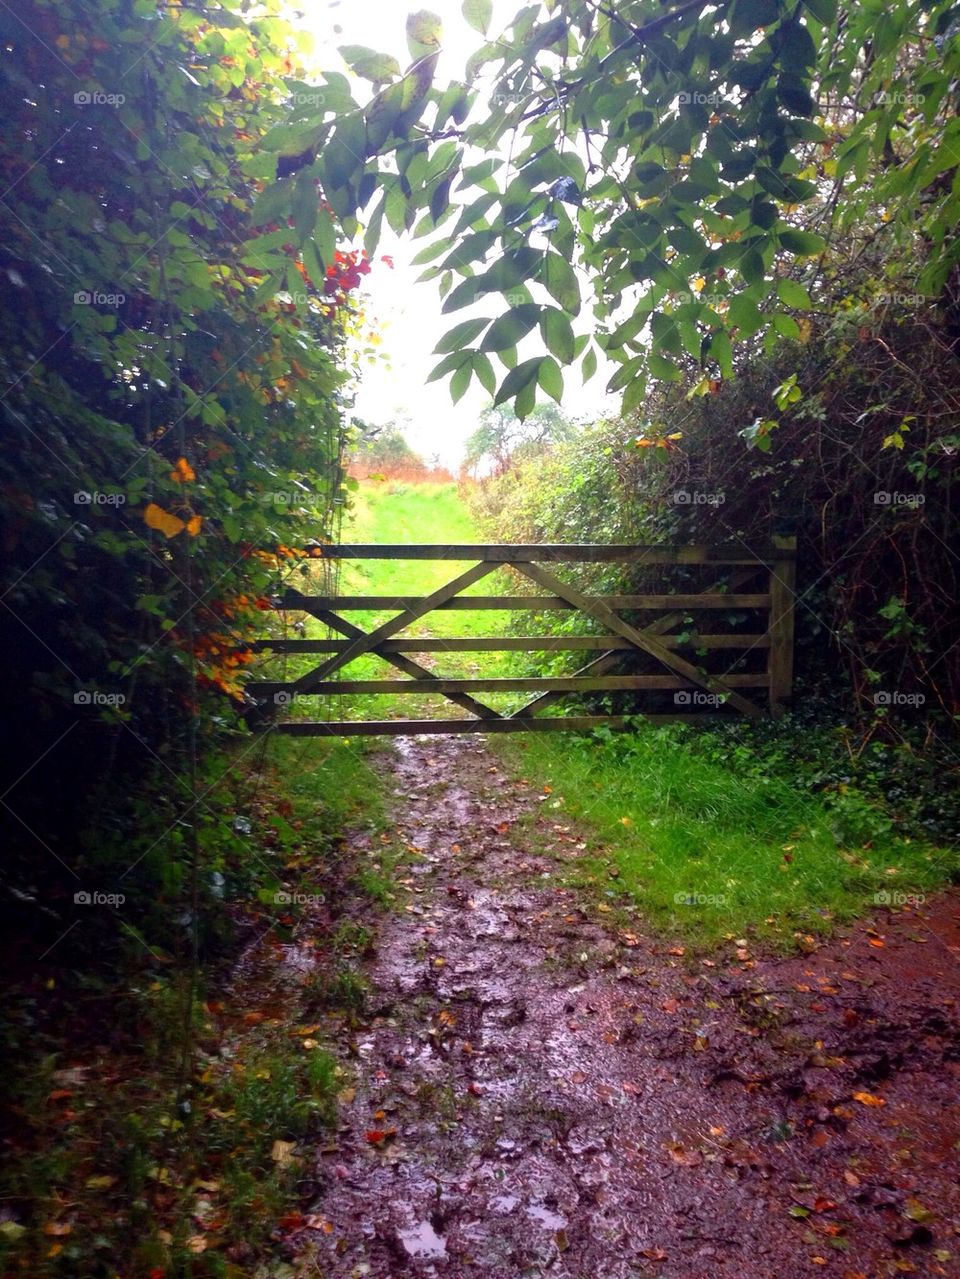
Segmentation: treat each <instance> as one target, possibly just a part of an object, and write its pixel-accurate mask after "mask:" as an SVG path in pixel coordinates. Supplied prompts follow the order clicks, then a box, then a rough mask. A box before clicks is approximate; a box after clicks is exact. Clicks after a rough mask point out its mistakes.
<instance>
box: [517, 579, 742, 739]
mask: <svg viewBox="0 0 960 1279" xmlns="http://www.w3.org/2000/svg"><path fill="white" fill-rule="evenodd" d="M513 567H514V568H515V569H516V571H517V572H518V573H523V574H525V576H527V577H529V578H530V580H531V581H532V582H536V583H537V585H538V586H542V587H544V588H545V589H546V590H548V591H552V592H553V594H554V595H559V596H560V597H561V599H565V600H566V601H567V602H568V603H570V604H573V605H574V606H575V607H576V608H579V609H580V610H581V611H582V612H584V613H589V614H590V616H592V617H594V618H596V620H597V621H598V622H602V623H603V625H604V626H606V628H607V629H608V630H611V631H614V632H615V633H616V634H618V635H622V636H623V637H624V638H625V639H628V640H630V641H631V642H632V643H633V644H634V645H636V647H637V648H639V649H640V650H641V651H643V652H645V653H649V654H650V656H651V657H655V658H656V659H657V661H659V662H661V663H662V664H663V665H664V666H666V667H667V669H668V670H672V671H673V672H674V674H676V675H682V676H683V677H684V679H688V680H690V681H691V682H692V683H694V684H696V685H698V687H700V688H704V689H706V690H707V691H708V692H710V693H717V694H720V695H722V696H723V697H724V699H725V701H726V703H727V704H728V705H730V706H735V707H736V708H737V710H738V711H742V712H743V714H744V715H748V716H749V717H750V718H751V719H755V718H757V717H758V716H760V715H761V714H762V712H761V710H760V707H759V706H757V705H756V703H755V702H751V701H750V700H749V699H748V698H746V697H743V696H741V694H739V693H735V692H734V691H733V689H732V688H730V687H729V685H727V684H725V683H724V682H723V680H722V679H719V678H718V677H717V676H715V675H705V674H704V673H703V672H702V671H700V670H698V669H697V667H696V666H693V665H692V664H691V663H690V662H687V661H685V660H684V659H683V658H682V657H677V656H676V655H675V654H674V653H672V652H671V651H670V649H668V648H667V647H666V646H665V645H663V644H661V643H660V642H659V641H658V640H656V639H654V638H653V637H652V636H650V635H646V634H644V633H643V632H642V631H638V630H637V629H636V628H635V627H633V626H631V625H630V623H629V622H625V621H624V620H623V618H622V617H620V616H619V615H618V614H617V613H615V612H614V611H613V609H612V608H608V607H607V605H606V604H604V603H602V601H601V600H599V599H596V598H591V597H590V596H587V595H583V594H582V593H581V592H580V591H578V590H577V589H576V588H575V587H573V586H568V585H567V584H566V582H562V581H561V580H560V578H559V577H556V576H555V575H554V574H553V573H551V572H549V571H548V570H547V569H545V568H541V567H540V566H539V565H538V564H522V563H518V564H514V565H513Z"/></svg>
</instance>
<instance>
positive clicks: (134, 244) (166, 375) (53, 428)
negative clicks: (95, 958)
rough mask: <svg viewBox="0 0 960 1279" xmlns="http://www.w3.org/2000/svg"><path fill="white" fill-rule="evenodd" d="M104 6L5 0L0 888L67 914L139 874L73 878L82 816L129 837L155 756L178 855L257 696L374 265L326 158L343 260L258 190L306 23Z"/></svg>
mask: <svg viewBox="0 0 960 1279" xmlns="http://www.w3.org/2000/svg"><path fill="white" fill-rule="evenodd" d="M95 8H96V21H92V14H91V6H90V5H89V4H86V3H82V2H81V0H24V3H18V4H17V5H16V6H15V9H16V12H14V7H11V6H0V37H2V38H0V59H2V68H3V76H2V80H0V109H2V112H3V118H4V129H3V134H2V140H0V175H2V180H0V185H2V187H3V188H4V194H3V204H2V207H0V303H2V309H0V377H2V381H3V393H2V395H0V422H2V429H3V449H2V452H0V506H2V511H3V534H2V536H3V560H2V565H0V580H2V590H0V595H2V603H3V608H2V609H0V643H2V644H3V651H4V653H5V656H6V660H5V669H4V681H3V690H2V693H0V703H2V713H3V716H4V722H5V726H6V740H7V742H8V744H10V745H11V746H12V747H13V750H12V751H10V752H9V753H8V758H7V761H6V764H5V766H4V770H3V772H2V777H0V791H2V792H4V810H3V811H4V822H5V835H6V843H5V848H6V859H7V865H6V869H5V871H4V875H5V878H6V883H5V889H6V894H5V895H4V899H5V900H6V902H7V903H8V904H9V903H10V901H11V898H10V896H9V895H8V894H10V893H13V894H14V897H13V899H12V900H13V902H14V909H15V910H16V911H17V912H18V915H19V917H20V922H22V921H23V914H22V912H23V902H24V900H27V901H29V902H30V904H31V909H32V910H33V911H34V912H35V914H36V919H37V921H39V923H40V924H41V925H42V931H46V930H49V931H51V932H52V933H54V934H56V933H58V932H60V931H62V929H63V927H65V926H66V924H67V923H68V922H69V910H68V907H69V906H70V903H71V899H72V893H73V891H74V890H76V889H87V888H98V887H102V888H104V889H108V888H110V887H115V885H111V884H108V883H103V884H88V883H86V882H85V881H81V880H80V879H78V878H77V875H78V871H77V860H78V857H79V856H80V853H79V850H78V844H77V834H78V827H80V826H84V825H86V826H89V827H91V828H92V830H93V831H94V836H93V837H92V842H93V843H94V844H95V843H96V842H97V835H96V832H98V831H99V832H100V833H101V836H102V838H101V840H100V842H101V843H102V844H106V843H108V842H110V843H112V842H113V841H114V840H115V839H116V836H117V829H116V828H117V825H118V822H120V816H121V813H123V812H126V813H127V816H128V817H129V816H130V814H131V813H133V814H134V815H136V813H137V806H136V803H133V802H132V803H130V804H129V805H127V803H126V801H127V800H128V799H129V800H131V801H132V800H135V797H136V793H137V791H138V789H140V788H141V786H142V784H143V783H144V782H145V781H146V779H147V778H148V777H150V776H152V775H154V774H157V775H160V776H163V777H164V778H165V780H166V781H167V782H168V783H169V786H170V788H171V793H172V794H173V795H179V797H180V803H179V806H178V805H177V804H176V803H175V804H174V809H175V812H174V814H173V820H172V822H171V823H162V824H161V829H160V830H159V831H158V832H156V833H157V835H158V837H159V838H160V840H161V844H160V847H161V849H162V850H163V851H164V853H165V855H166V856H167V860H168V861H169V863H170V864H171V866H172V865H174V864H175V863H176V862H177V860H178V858H179V857H180V856H181V851H180V843H181V841H182V838H183V835H184V832H185V831H186V830H188V829H189V828H190V826H191V818H190V815H189V813H186V812H185V811H181V810H186V809H187V808H189V802H188V799H185V798H184V795H185V794H186V795H187V796H189V785H188V786H187V788H186V791H184V790H183V783H184V779H188V778H189V775H190V770H191V769H192V768H193V767H194V766H195V762H196V760H197V759H198V758H201V757H202V755H203V752H204V750H205V749H206V748H207V747H208V746H209V745H210V743H211V742H212V740H213V739H214V738H215V737H216V736H217V735H218V734H219V733H221V732H222V731H223V730H224V729H225V728H228V727H229V726H230V724H231V723H233V722H235V714H234V710H233V708H234V707H236V705H237V704H238V698H239V696H240V685H239V681H238V675H239V673H240V671H241V669H242V666H243V663H244V656H243V653H242V652H240V653H238V652H237V651H236V649H237V645H238V643H240V642H242V640H243V638H244V636H245V635H246V634H248V633H249V632H250V630H251V629H252V628H254V627H255V626H256V625H257V624H258V623H259V622H260V621H261V620H262V614H261V612H260V609H259V607H258V605H260V606H262V605H263V604H264V603H265V601H264V598H263V597H264V594H265V592H267V591H268V590H269V589H270V587H271V583H273V582H275V581H276V579H277V578H278V577H279V576H281V575H282V574H283V573H285V572H287V571H290V570H295V569H296V567H297V565H298V562H299V560H298V557H297V556H296V555H295V554H294V553H293V552H292V551H291V550H289V549H288V548H290V547H291V546H292V544H294V543H295V542H300V543H302V541H303V539H304V536H306V535H309V536H311V537H313V538H317V539H320V540H322V539H323V537H324V536H330V535H331V533H332V530H333V524H334V522H335V519H336V513H337V510H338V509H339V507H340V505H341V504H342V501H343V496H344V493H343V484H344V479H343V473H342V470H341V466H340V456H341V448H342V443H343V437H344V426H343V419H342V411H341V409H342V402H343V396H344V393H345V386H346V383H347V380H348V377H349V374H350V368H349V367H348V359H347V356H346V347H345V335H346V334H347V333H348V332H349V331H350V330H351V329H354V330H357V329H358V327H359V325H360V323H361V321H360V317H359V316H358V313H357V312H356V310H355V307H354V306H353V305H352V303H351V300H350V298H351V294H352V292H353V291H354V290H355V288H356V287H357V285H358V284H359V282H360V279H361V276H362V275H363V274H364V273H365V272H366V271H367V270H368V269H369V267H368V264H367V263H366V261H365V260H364V259H362V258H360V257H359V256H358V255H356V254H348V253H339V252H337V251H336V249H335V243H336V233H337V228H336V224H335V222H334V220H333V218H332V215H331V214H330V212H329V210H328V209H327V208H324V207H322V204H321V193H320V192H319V191H318V189H317V186H316V184H315V183H314V184H313V185H312V187H311V189H310V192H306V191H305V192H304V194H303V197H302V200H301V203H305V201H306V199H307V196H308V195H309V197H310V199H311V200H312V205H313V209H312V213H313V220H314V222H315V221H316V220H317V219H318V218H322V219H325V220H326V223H327V225H328V227H329V232H328V236H327V239H328V241H329V244H328V248H327V251H326V258H325V260H323V261H321V260H320V258H319V257H318V255H317V253H316V252H314V253H313V254H312V256H311V259H310V263H309V267H307V266H306V265H304V263H303V260H302V251H301V244H302V239H303V237H302V235H301V233H300V231H299V230H298V229H297V226H296V225H294V224H293V223H292V222H291V223H289V224H288V222H287V221H286V220H283V221H282V222H277V223H271V224H266V225H262V224H259V223H258V220H257V218H256V217H255V215H254V214H253V208H254V205H255V204H256V202H257V200H258V198H259V195H260V192H261V191H262V189H263V188H264V186H265V185H266V183H267V181H268V180H269V179H272V178H273V177H274V176H275V169H276V158H275V157H274V156H271V155H269V154H268V153H267V152H265V151H264V150H263V149H262V146H261V143H262V140H263V138H264V136H265V135H266V133H267V132H268V131H269V130H270V128H271V127H273V125H274V124H275V123H276V122H277V120H278V119H280V118H282V116H283V115H284V114H285V113H286V112H287V111H288V110H289V102H290V89H289V85H288V77H289V76H291V75H292V74H294V73H295V72H296V70H297V67H298V60H299V56H300V54H299V45H300V42H301V37H300V36H299V35H298V33H297V32H296V31H295V30H294V28H292V27H291V26H290V25H289V24H287V23H285V22H283V21H281V20H280V19H279V18H278V17H276V16H270V8H271V7H270V6H267V7H266V8H264V9H263V10H262V11H260V12H259V16H257V17H256V18H248V17H247V16H246V15H247V9H248V6H247V5H245V4H243V3H241V2H240V0H226V2H225V3H222V4H220V5H218V6H217V7H215V8H210V9H203V8H198V9H196V10H194V9H191V8H187V7H177V6H171V7H163V8H158V7H157V6H156V5H154V4H146V3H143V2H142V0H136V3H127V2H126V0H125V2H124V3H110V4H108V3H104V4H99V5H97V6H95ZM303 217H304V218H305V217H306V214H305V213H304V214H303ZM278 264H281V265H282V266H283V270H282V271H278ZM94 795H95V796H96V799H95V801H94V799H93V796H94ZM140 816H141V818H142V816H143V814H142V812H141V814H140ZM120 824H121V825H122V822H121V823H120ZM142 825H143V823H142V821H140V822H139V823H138V822H137V821H132V822H131V823H130V824H129V825H128V826H127V827H126V839H127V841H130V843H131V848H130V849H128V851H129V852H131V855H130V856H129V859H128V860H129V863H133V862H134V861H135V860H136V853H134V852H133V851H132V849H133V846H134V845H135V843H136V839H137V837H138V826H139V827H140V834H142V833H143V831H142ZM168 825H169V829H167V826H168ZM151 838H152V836H151ZM122 842H123V841H121V843H122ZM148 842H149V841H148ZM154 860H155V859H154ZM144 864H146V863H144ZM115 869H116V873H117V874H119V873H120V870H121V869H125V865H124V866H123V867H120V866H118V867H116V868H115ZM101 873H102V874H103V875H104V876H106V868H101ZM88 877H89V875H88ZM41 903H42V905H41ZM42 949H43V947H42V946H40V947H38V951H39V950H42Z"/></svg>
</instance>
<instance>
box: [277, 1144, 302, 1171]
mask: <svg viewBox="0 0 960 1279" xmlns="http://www.w3.org/2000/svg"><path fill="white" fill-rule="evenodd" d="M296 1144H297V1143H296V1142H295V1141H275V1142H274V1143H273V1146H272V1147H271V1150H270V1158H271V1159H272V1160H273V1161H274V1163H277V1164H279V1165H280V1167H281V1168H285V1167H286V1165H287V1164H289V1163H291V1162H292V1160H293V1148H294V1146H296Z"/></svg>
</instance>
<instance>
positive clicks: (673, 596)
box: [248, 538, 796, 736]
mask: <svg viewBox="0 0 960 1279" xmlns="http://www.w3.org/2000/svg"><path fill="white" fill-rule="evenodd" d="M321 557H322V558H325V559H336V560H343V559H358V560H359V559H409V560H438V561H440V560H443V561H454V562H460V563H468V564H470V566H469V567H467V568H466V569H462V571H460V572H459V574H458V575H457V576H456V577H454V578H453V579H452V580H451V581H449V582H447V583H446V585H444V586H442V587H440V588H439V589H438V590H436V591H434V592H432V593H431V594H430V595H417V596H408V595H404V596H391V595H344V596H336V595H307V594H303V593H301V592H299V591H294V590H286V591H284V592H283V593H281V594H279V595H277V596H276V597H274V598H273V599H272V600H271V604H272V606H273V607H274V608H275V609H277V610H279V611H287V610H298V611H301V612H304V613H306V614H308V615H310V616H313V617H315V618H316V619H317V620H318V621H320V622H321V623H323V624H324V625H325V626H326V627H327V628H328V629H329V630H333V631H337V632H339V634H340V636H341V638H327V639H312V638H304V639H288V638H286V637H277V638H263V639H259V640H257V641H255V642H254V643H253V645H252V648H253V649H254V650H255V651H258V652H268V651H272V652H274V653H278V654H297V653H303V654H308V653H313V654H317V655H318V656H324V657H325V660H323V661H321V662H320V664H319V665H318V666H316V667H314V669H313V670H311V671H308V672H307V673H306V674H304V675H301V676H300V677H299V678H297V679H294V680H259V681H255V682H253V683H251V684H249V685H248V690H249V691H250V693H251V694H253V696H254V697H258V698H261V699H267V698H272V699H273V702H274V704H275V705H283V704H285V703H288V702H290V701H292V700H293V699H294V698H295V697H296V698H299V697H302V696H305V695H308V696H330V695H360V696H362V695H371V694H391V695H406V694H419V695H423V694H439V695H442V696H444V697H446V698H447V699H449V700H450V701H452V702H453V703H455V704H456V705H457V706H459V707H460V708H461V709H462V710H466V711H468V712H469V714H470V715H471V716H472V718H470V719H459V718H458V719H441V718H436V719H406V720H402V719H397V720H394V719H376V720H375V719H370V720H347V721H331V722H310V721H304V720H295V719H293V720H289V721H286V722H284V723H281V724H277V725H275V728H276V731H279V732H284V733H289V734H293V735H295V736H309V735H315V736H322V735H331V736H370V735H380V734H384V735H394V734H401V733H402V734H407V733H409V734H416V733H473V732H497V733H507V732H533V731H535V732H559V731H563V730H578V729H588V728H596V727H599V726H601V725H607V726H608V727H623V726H624V725H625V724H626V723H628V722H629V719H630V717H629V716H625V715H623V714H622V713H621V714H616V715H614V714H610V715H598V714H572V715H569V716H564V717H546V716H543V715H541V714H539V712H540V711H542V710H544V709H545V708H546V707H547V706H550V705H553V704H554V703H555V702H556V701H557V700H558V699H560V698H562V697H563V696H564V695H566V694H571V693H573V694H583V693H597V692H635V693H637V694H641V693H643V692H648V693H657V692H660V693H662V692H665V691H673V693H674V699H675V703H676V704H677V705H685V706H691V705H704V706H709V707H711V708H712V711H713V713H714V714H716V712H717V711H720V713H721V716H722V717H723V718H730V716H729V714H723V712H729V711H731V710H735V711H737V712H739V713H740V714H742V715H748V716H751V717H755V716H757V715H760V714H761V713H762V708H761V705H760V704H759V703H757V702H755V701H753V700H751V699H750V698H748V697H746V696H744V694H743V693H741V692H738V690H739V689H748V690H759V691H760V692H762V693H764V694H765V700H766V702H767V705H768V706H769V709H770V711H771V712H772V713H773V714H777V713H779V712H780V711H781V709H782V708H783V706H784V704H785V703H786V701H787V700H788V699H789V696H790V692H791V684H792V671H793V598H794V597H793V585H794V573H795V558H796V543H795V539H793V538H775V539H774V541H773V542H772V543H771V544H770V545H769V546H763V547H760V548H751V549H749V550H747V549H745V548H744V547H742V546H714V547H708V546H684V547H664V546H630V545H617V546H613V545H588V544H583V545H565V546H559V545H527V544H495V545H488V544H481V545H472V544H467V543H463V544H456V545H450V544H444V545H433V544H417V545H385V544H384V545H380V544H370V543H353V544H351V543H341V544H337V545H336V546H323V547H322V548H321ZM471 562H472V563H471ZM614 562H619V563H624V564H628V565H632V566H635V567H636V566H641V565H652V566H660V567H663V568H664V569H666V568H668V567H669V566H671V565H673V566H697V565H700V566H710V567H715V566H716V567H720V568H723V569H727V570H729V572H728V573H727V574H726V575H725V576H724V577H721V578H720V580H718V581H716V582H714V583H713V584H712V585H710V586H708V587H707V588H706V589H704V590H700V591H691V590H686V591H684V592H672V593H671V592H664V593H657V594H619V595H614V594H611V595H596V594H586V593H583V592H581V591H580V590H579V589H578V588H577V587H575V586H573V585H571V584H570V583H569V582H566V581H565V580H563V579H561V578H559V577H557V576H556V575H555V574H554V573H553V571H551V570H550V569H547V568H545V567H544V564H545V563H550V564H563V563H570V564H583V563H598V564H599V563H614ZM504 568H507V569H509V570H510V571H513V572H514V573H516V574H518V575H519V576H521V577H522V578H524V579H526V581H528V582H529V583H531V584H532V585H533V586H535V587H536V588H538V589H539V591H540V593H539V594H512V595H482V594H476V595H471V594H468V593H466V592H468V591H469V589H470V588H471V587H472V586H473V585H474V583H478V582H480V581H482V579H483V578H485V577H488V576H489V575H490V574H491V573H493V572H496V571H499V570H502V569H504ZM758 574H762V576H763V578H764V579H765V580H764V581H761V582H759V583H757V582H754V581H753V579H754V578H755V577H756V576H757V575H758ZM751 585H752V586H753V589H749V588H750V587H751ZM758 587H760V588H762V589H757V588H758ZM549 609H564V610H578V611H580V612H581V613H583V614H584V616H585V617H586V618H588V619H589V620H590V621H591V623H593V624H594V625H596V624H598V623H599V624H600V625H601V626H603V627H604V628H605V631H606V632H607V633H605V634H590V635H586V634H583V635H543V636H536V635H529V636H489V637H487V636H484V637H473V636H469V637H466V636H464V637H456V638H451V639H443V638H438V637H423V638H421V637H413V636H402V635H398V632H401V631H403V630H405V629H406V628H407V627H409V626H410V625H411V624H412V623H414V622H416V621H418V620H419V619H421V618H423V617H425V616H426V615H427V614H429V613H431V612H434V611H437V610H498V611H504V610H510V611H522V612H525V613H536V612H540V611H543V610H549ZM384 610H392V611H394V614H395V615H394V616H393V617H391V618H390V619H389V620H388V621H386V622H383V623H381V624H379V625H375V626H374V627H373V629H371V630H364V629H362V628H361V627H359V626H356V625H354V624H353V623H352V622H350V621H347V619H346V618H344V617H343V616H341V614H342V613H344V612H348V611H355V612H356V611H366V612H381V611H384ZM700 610H711V611H713V612H714V615H715V614H716V611H717V610H752V611H754V612H765V613H766V625H765V627H763V629H758V627H757V626H756V625H755V624H754V625H753V626H752V627H751V629H750V631H749V632H743V633H736V632H731V633H720V632H711V633H708V634H704V635H697V634H696V633H695V632H690V630H689V624H690V617H689V614H690V612H691V611H700ZM644 611H651V612H658V613H660V614H661V616H659V617H657V618H655V619H654V620H653V621H650V622H645V623H644V622H634V621H632V620H629V621H628V620H627V619H625V618H624V617H623V616H621V614H622V613H623V612H630V613H632V614H633V613H638V612H644ZM740 620H741V621H743V620H744V619H740ZM681 627H683V628H684V629H683V631H682V632H681V633H679V634H677V633H674V634H671V633H670V632H672V631H673V632H676V631H677V630H678V628H681ZM395 637H396V638H395ZM565 650H569V651H576V650H587V651H590V652H599V653H600V656H599V657H595V658H593V659H592V660H591V661H589V662H588V663H587V665H586V666H584V667H582V668H581V669H580V670H578V671H576V672H574V673H572V674H570V675H562V676H556V675H553V676H517V677H513V678H505V677H483V676H482V675H477V676H471V677H469V678H467V677H462V678H461V677H455V678H451V677H445V676H441V675H438V674H436V673H435V672H434V671H432V670H430V669H428V668H427V667H426V666H423V665H421V664H420V663H419V662H417V661H415V660H413V659H412V658H410V657H408V656H406V654H416V653H423V654H426V653H438V652H460V653H464V652H496V651H503V652H511V651H512V652H562V651H565ZM681 650H686V651H688V652H689V654H690V656H696V655H697V654H704V655H705V654H707V653H710V652H714V653H720V652H723V651H724V650H727V651H728V652H729V653H730V654H731V656H730V659H729V660H730V661H731V662H733V664H734V665H740V666H742V665H743V663H744V661H745V659H746V657H747V655H749V654H750V653H751V652H752V651H754V650H757V651H758V652H761V653H763V654H764V655H765V662H764V669H763V670H756V671H746V670H743V669H739V670H723V671H709V670H707V669H706V667H705V666H703V665H702V664H699V665H698V664H696V663H694V662H692V661H690V660H688V658H687V657H686V656H683V655H681ZM631 652H632V653H633V654H634V655H642V656H643V657H644V658H645V659H646V660H647V661H650V660H653V662H654V663H656V664H657V665H659V666H660V667H661V670H660V671H659V672H657V673H650V672H636V673H623V672H622V661H623V658H624V655H625V654H629V653H631ZM368 654H369V655H373V656H376V657H379V658H382V659H384V660H385V661H387V662H389V663H390V664H392V665H393V666H395V667H397V668H398V669H399V670H400V671H402V672H403V674H404V675H405V676H407V678H405V679H396V678H394V679H347V678H344V677H343V676H338V677H337V678H333V677H334V676H337V673H338V672H339V671H341V670H343V668H345V667H346V666H348V665H349V664H350V663H351V662H353V661H355V660H356V659H357V658H359V657H362V656H364V655H368ZM617 666H621V670H620V671H617V670H616V669H615V668H616V667H617ZM481 691H486V692H490V691H492V692H497V693H510V692H524V693H526V692H529V693H536V694H537V696H536V697H534V698H533V700H532V701H529V702H527V703H526V705H524V706H522V707H520V708H519V709H517V710H516V711H513V712H512V713H506V712H500V711H498V710H495V709H494V708H493V707H491V706H488V705H486V704H485V703H483V702H481V701H479V700H477V699H476V698H475V697H474V696H473V694H474V693H476V692H481ZM704 694H708V695H709V696H704ZM637 713H643V714H644V715H645V717H646V718H649V719H651V720H657V721H659V720H685V721H690V720H699V719H702V718H703V715H702V713H701V714H699V715H697V714H690V713H689V712H687V711H682V712H679V713H677V712H674V713H670V714H661V713H659V712H657V711H656V710H655V709H654V710H653V711H652V712H651V711H645V710H643V709H642V708H638V711H637Z"/></svg>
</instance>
